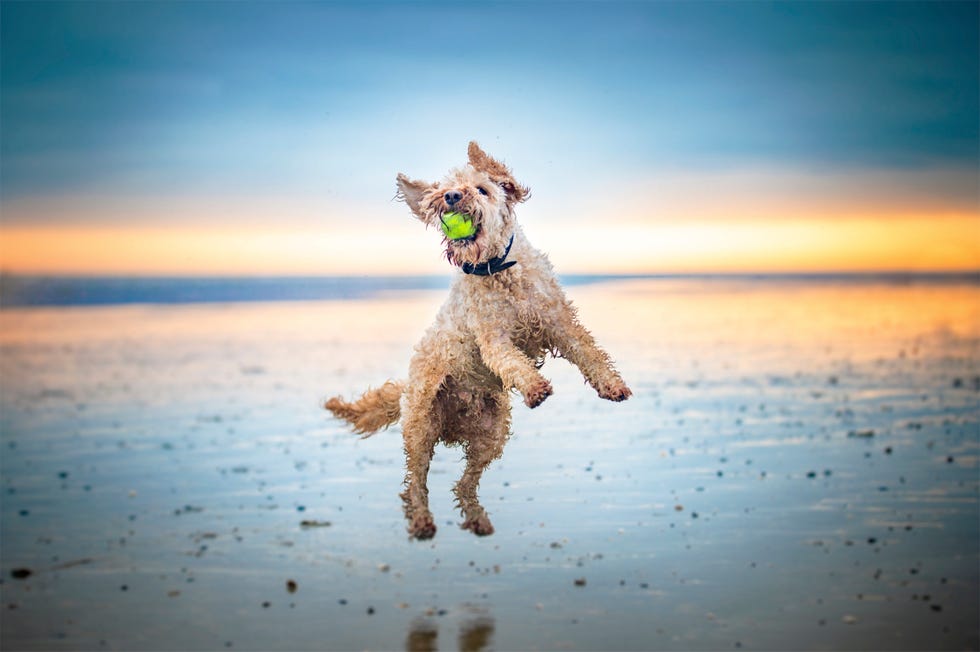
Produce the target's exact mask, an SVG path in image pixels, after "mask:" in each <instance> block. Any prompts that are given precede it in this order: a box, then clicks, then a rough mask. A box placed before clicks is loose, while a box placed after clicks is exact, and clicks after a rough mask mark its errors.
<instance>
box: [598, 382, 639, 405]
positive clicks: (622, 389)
mask: <svg viewBox="0 0 980 652" xmlns="http://www.w3.org/2000/svg"><path fill="white" fill-rule="evenodd" d="M596 390H597V391H598V392H599V398H604V399H606V400H607V401H616V402H619V401H625V400H626V399H628V398H629V397H630V396H632V395H633V392H632V391H631V390H630V388H629V387H627V386H626V383H624V382H623V381H622V380H620V379H617V380H616V381H615V382H612V383H608V384H603V385H600V386H599V387H597V388H596Z"/></svg>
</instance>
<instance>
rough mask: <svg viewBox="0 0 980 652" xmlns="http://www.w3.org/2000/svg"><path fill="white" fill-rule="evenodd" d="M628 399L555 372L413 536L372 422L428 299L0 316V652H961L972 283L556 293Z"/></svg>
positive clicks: (977, 351)
mask: <svg viewBox="0 0 980 652" xmlns="http://www.w3.org/2000/svg"><path fill="white" fill-rule="evenodd" d="M570 294H571V295H572V297H573V298H574V299H575V301H576V304H577V305H578V306H579V308H580V312H581V316H582V319H583V321H584V322H585V323H586V325H588V326H589V327H590V328H591V329H592V330H593V332H594V333H595V334H596V336H597V338H598V339H599V341H600V342H601V343H602V344H603V345H604V346H605V347H606V348H607V349H608V350H609V351H610V352H611V353H612V355H613V356H614V357H615V358H616V359H617V361H618V364H619V367H620V369H621V371H622V372H623V375H624V377H626V379H627V380H628V381H629V382H630V384H631V386H632V388H633V390H634V396H633V398H632V399H631V400H630V401H628V402H626V403H623V404H612V403H608V402H604V401H600V400H598V399H597V398H596V397H595V396H594V393H593V392H592V391H591V390H590V389H589V388H588V387H587V386H585V385H584V384H583V382H582V380H581V377H580V376H579V375H578V373H577V371H576V370H575V369H573V368H572V367H570V366H569V365H568V364H567V363H566V362H564V361H560V360H559V361H554V360H550V361H549V362H548V363H547V364H546V365H545V368H544V373H545V375H546V376H547V377H549V378H551V380H552V382H553V384H554V386H555V390H556V393H555V395H554V396H552V397H551V398H549V399H548V400H547V401H546V402H545V403H544V404H543V405H542V406H541V407H540V408H538V409H536V410H533V411H532V410H528V409H526V408H524V407H523V406H521V405H519V401H515V403H518V404H517V405H515V411H514V435H513V437H512V438H511V441H510V442H509V444H508V447H507V449H506V451H505V453H504V457H503V459H502V460H500V461H498V462H496V463H494V465H493V466H492V467H491V468H490V470H489V471H488V472H487V474H486V475H485V476H484V481H483V483H482V487H481V495H482V497H483V501H484V504H485V505H486V507H487V508H488V510H489V512H490V515H491V517H492V519H493V521H494V524H495V526H496V529H497V531H496V534H494V535H493V536H491V537H487V538H477V537H474V536H473V535H471V534H470V533H468V532H464V531H462V530H460V529H459V528H458V523H459V520H460V519H459V516H458V514H457V513H456V512H455V510H454V509H453V505H452V495H451V491H450V488H451V486H452V484H453V483H454V482H455V480H456V478H457V477H458V476H459V474H460V473H461V470H462V461H461V455H460V452H459V451H458V450H451V449H444V448H440V449H439V450H438V452H437V455H436V459H435V461H434V464H433V470H432V474H431V476H430V492H431V501H432V506H433V511H434V513H435V515H436V518H437V522H438V525H439V528H440V529H439V532H438V534H437V536H436V538H435V539H434V540H433V541H430V542H414V541H409V540H408V539H407V537H406V533H405V529H404V523H403V520H402V515H401V508H400V501H399V499H398V492H399V491H400V489H401V486H400V485H401V480H402V475H403V472H402V454H401V443H400V433H399V431H398V429H397V427H396V428H392V429H390V430H389V431H387V432H384V433H381V434H379V435H377V436H376V437H374V438H372V439H368V440H360V439H358V438H357V437H356V436H353V435H350V434H348V433H347V432H346V431H345V430H344V429H343V428H342V427H341V425H340V424H338V423H336V422H334V421H332V420H331V419H329V418H328V416H327V415H326V414H325V413H324V412H323V411H322V410H320V409H319V408H318V403H319V401H320V400H321V399H322V398H324V397H326V396H328V395H330V394H334V393H343V394H346V395H353V394H354V393H356V392H357V391H359V390H363V389H364V388H366V387H367V386H368V385H378V384H380V383H381V382H383V381H384V380H385V379H386V378H389V377H396V378H397V377H401V376H403V375H404V373H405V371H406V369H407V364H408V359H409V357H410V355H411V351H412V345H413V344H414V342H415V341H416V340H417V339H418V337H419V336H420V334H421V333H422V331H423V330H424V328H425V327H426V326H427V325H428V323H429V322H430V320H431V318H432V316H433V314H434V312H435V310H436V308H437V307H438V305H439V303H440V302H441V300H442V296H443V292H441V291H435V292H431V291H424V292H407V291H406V292H399V293H393V294H390V295H387V296H381V297H374V298H365V299H361V300H356V301H318V302H307V303H301V302H297V303H242V304H203V305H183V306H181V305H176V306H152V305H151V306H142V305H134V306H102V307H74V308H25V309H20V308H18V309H5V310H2V311H0V390H2V394H0V438H2V441H0V445H2V448H0V456H2V457H0V471H2V488H0V489H2V495H0V499H2V503H0V508H2V509H0V511H2V515H0V516H2V522H0V524H2V531H0V534H2V548H0V550H2V564H0V565H2V584H0V592H2V604H0V613H2V617H0V618H2V620H0V629H2V635H0V644H2V645H0V646H2V648H3V649H4V650H21V649H24V650H41V649H44V650H80V649H84V650H100V649H106V650H224V649H246V650H335V649H336V650H361V649H373V650H380V649H385V650H387V649H408V650H436V649H439V650H451V649H464V650H489V649H496V650H516V649H529V650H534V649H540V650H553V649H572V650H589V649H636V650H646V649H671V650H709V649H710V650H715V649H718V650H729V649H745V650H749V649H807V650H810V649H923V650H924V649H964V648H966V649H976V648H977V647H978V645H980V639H978V628H980V617H978V591H980V577H978V568H980V502H978V490H980V474H978V453H980V434H978V431H980V407H978V402H980V287H978V286H977V285H975V284H974V285H969V284H966V285H963V284H960V285H957V284H935V283H934V284H929V283H926V284H917V283H912V284H895V283H871V282H852V283H824V284H821V283H816V282H790V281H783V282H758V283H753V282H748V281H737V282H736V281H725V280H709V281H676V280H675V281H671V280H659V281H655V280H646V281H643V280H640V281H624V282H618V283H608V284H596V285H590V286H580V287H574V288H570Z"/></svg>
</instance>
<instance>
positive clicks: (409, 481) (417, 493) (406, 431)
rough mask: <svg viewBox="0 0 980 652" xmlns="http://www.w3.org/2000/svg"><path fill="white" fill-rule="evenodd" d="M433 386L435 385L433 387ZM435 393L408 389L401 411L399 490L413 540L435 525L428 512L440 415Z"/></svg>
mask: <svg viewBox="0 0 980 652" xmlns="http://www.w3.org/2000/svg"><path fill="white" fill-rule="evenodd" d="M433 389H434V388H433ZM434 399H435V392H434V391H432V389H430V390H429V391H415V392H412V391H411V390H409V394H408V395H407V396H406V400H405V405H404V406H403V407H405V408H406V409H404V410H402V414H403V415H404V416H403V419H402V437H403V438H404V445H405V490H404V491H403V492H402V493H401V498H402V501H403V502H404V509H405V518H406V519H408V533H409V535H410V536H412V537H414V538H416V539H431V538H432V537H434V536H435V535H436V524H435V521H434V520H433V518H432V512H430V511H429V488H428V486H427V484H426V481H427V479H428V476H429V464H430V463H431V462H432V456H433V454H434V453H435V447H436V442H437V441H438V439H439V426H440V423H439V422H440V421H441V415H440V414H439V413H438V412H437V411H436V410H435V409H434Z"/></svg>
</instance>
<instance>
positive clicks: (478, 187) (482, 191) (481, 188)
mask: <svg viewBox="0 0 980 652" xmlns="http://www.w3.org/2000/svg"><path fill="white" fill-rule="evenodd" d="M476 189H477V190H479V191H480V194H481V195H486V194H487V191H486V190H484V189H483V187H482V186H477V187H476Z"/></svg>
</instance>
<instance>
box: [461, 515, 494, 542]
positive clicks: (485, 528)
mask: <svg viewBox="0 0 980 652" xmlns="http://www.w3.org/2000/svg"><path fill="white" fill-rule="evenodd" d="M460 527H461V528H463V529H464V530H469V531H470V532H472V533H473V534H475V535H476V536H478V537H486V536H490V535H491V534H493V523H491V522H490V519H489V518H487V515H486V514H485V513H484V514H480V515H479V516H477V517H474V518H468V519H466V520H465V521H463V524H462V525H460Z"/></svg>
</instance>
